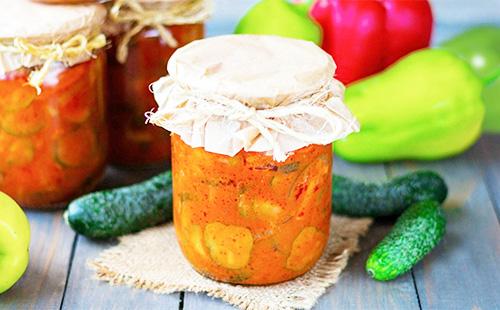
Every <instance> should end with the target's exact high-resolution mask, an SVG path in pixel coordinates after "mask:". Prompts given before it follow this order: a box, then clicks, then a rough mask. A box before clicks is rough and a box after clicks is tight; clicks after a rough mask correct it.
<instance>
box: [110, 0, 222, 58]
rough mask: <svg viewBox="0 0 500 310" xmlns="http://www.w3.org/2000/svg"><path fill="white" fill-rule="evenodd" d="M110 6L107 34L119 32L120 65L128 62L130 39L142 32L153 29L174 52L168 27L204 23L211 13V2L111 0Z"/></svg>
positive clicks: (175, 43)
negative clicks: (145, 29) (147, 28)
mask: <svg viewBox="0 0 500 310" xmlns="http://www.w3.org/2000/svg"><path fill="white" fill-rule="evenodd" d="M112 4H113V5H112V6H111V8H110V10H109V17H110V18H109V19H110V22H109V23H108V24H107V30H108V31H109V33H111V34H114V35H116V34H118V33H120V32H122V35H121V38H120V40H119V43H118V46H117V47H116V59H117V60H118V62H120V63H124V62H125V61H126V59H127V56H128V45H129V43H130V41H131V40H132V38H133V37H134V36H136V35H137V34H138V33H140V32H141V31H142V30H143V29H144V28H146V27H150V28H155V29H156V30H158V33H159V34H160V36H161V38H162V40H163V41H164V42H165V43H166V44H167V45H168V46H169V47H171V48H177V47H178V45H179V43H178V41H177V39H176V38H175V37H174V35H173V34H172V33H171V32H170V29H169V27H170V26H173V25H189V24H198V23H203V22H204V21H205V20H206V19H207V18H208V17H209V16H210V14H211V13H212V10H213V1H212V0H114V1H113V2H112Z"/></svg>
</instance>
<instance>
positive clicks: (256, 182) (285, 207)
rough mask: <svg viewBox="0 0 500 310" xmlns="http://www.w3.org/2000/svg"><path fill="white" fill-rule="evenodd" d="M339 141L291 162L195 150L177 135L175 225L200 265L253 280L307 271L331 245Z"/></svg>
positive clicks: (219, 274) (221, 276)
mask: <svg viewBox="0 0 500 310" xmlns="http://www.w3.org/2000/svg"><path fill="white" fill-rule="evenodd" d="M331 170H332V151H331V145H325V146H323V145H310V146H308V147H305V148H303V149H300V150H297V151H296V152H295V153H294V154H293V155H291V156H290V157H289V158H288V159H287V160H286V161H285V162H282V163H278V162H275V161H274V160H273V159H272V157H270V156H267V155H264V154H262V153H251V152H244V151H241V152H240V153H238V154H237V155H236V156H234V157H228V156H225V155H220V154H214V153H209V152H206V151H205V150H203V149H202V148H191V147H190V146H188V145H187V144H185V143H184V142H183V141H182V140H181V139H180V138H179V137H178V136H177V135H173V136H172V175H173V192H174V224H175V229H176V233H177V238H178V241H179V244H180V247H181V249H182V251H183V253H184V255H185V256H186V258H187V259H188V260H189V261H190V263H191V264H192V265H193V267H194V268H195V269H196V270H197V271H198V272H200V273H201V274H203V275H205V276H208V277H210V278H212V279H215V280H218V281H223V282H230V283H239V284H251V285H264V284H271V283H278V282H283V281H286V280H290V279H292V278H295V277H297V276H299V275H301V274H304V273H305V272H307V271H308V270H310V269H311V268H312V267H313V266H314V264H315V263H316V262H317V260H318V259H319V258H320V256H321V254H322V253H323V250H324V248H325V246H326V243H327V240H328V234H329V226H330V215H331V190H332V189H331V185H332V184H331V182H332V178H331Z"/></svg>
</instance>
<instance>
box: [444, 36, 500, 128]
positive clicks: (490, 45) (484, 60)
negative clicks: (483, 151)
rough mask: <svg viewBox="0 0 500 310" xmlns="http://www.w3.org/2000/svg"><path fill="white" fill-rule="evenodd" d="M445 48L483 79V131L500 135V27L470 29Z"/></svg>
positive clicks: (446, 43)
mask: <svg viewBox="0 0 500 310" xmlns="http://www.w3.org/2000/svg"><path fill="white" fill-rule="evenodd" d="M442 47H443V48H445V49H447V50H449V51H451V52H453V53H455V54H457V55H458V56H459V57H461V58H462V59H464V60H465V61H467V62H468V63H469V64H470V65H471V66H472V68H473V70H474V72H476V74H477V75H478V76H479V77H480V78H481V80H482V81H483V84H484V85H485V88H484V92H483V99H484V104H485V107H486V115H485V118H484V126H483V130H484V131H486V132H490V133H491V132H492V133H500V27H495V26H481V27H476V28H472V29H469V30H467V31H466V32H464V33H462V34H460V35H458V36H456V37H454V38H452V39H451V40H449V41H446V42H444V43H443V44H442Z"/></svg>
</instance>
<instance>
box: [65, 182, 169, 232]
mask: <svg viewBox="0 0 500 310" xmlns="http://www.w3.org/2000/svg"><path fill="white" fill-rule="evenodd" d="M64 216H65V219H66V221H67V223H68V224H69V226H70V227H71V228H73V229H74V230H75V231H76V232H78V233H79V234H82V235H84V236H87V237H91V238H111V237H117V236H121V235H125V234H128V233H133V232H137V231H140V230H142V229H144V228H147V227H152V226H155V225H158V224H161V223H164V222H167V221H169V220H171V219H172V175H171V173H170V172H165V173H162V174H159V175H157V176H155V177H153V178H151V179H149V180H147V181H144V182H142V183H138V184H135V185H132V186H128V187H122V188H117V189H112V190H104V191H100V192H95V193H91V194H88V195H85V196H83V197H81V198H78V199H76V200H74V201H73V202H71V203H70V205H69V207H68V210H67V211H66V213H65V214H64Z"/></svg>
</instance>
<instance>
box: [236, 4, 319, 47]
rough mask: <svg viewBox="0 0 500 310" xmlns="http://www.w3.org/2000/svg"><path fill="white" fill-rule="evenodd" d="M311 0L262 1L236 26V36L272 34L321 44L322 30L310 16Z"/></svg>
mask: <svg viewBox="0 0 500 310" xmlns="http://www.w3.org/2000/svg"><path fill="white" fill-rule="evenodd" d="M312 3H313V1H312V0H302V1H287V0H261V1H259V2H257V4H255V6H253V7H252V8H251V9H250V10H249V11H248V12H247V13H246V15H245V16H243V18H242V19H241V20H240V22H239V23H238V25H237V26H236V29H235V31H234V32H235V33H237V34H273V35H279V36H283V37H289V38H295V39H302V40H307V41H311V42H314V43H316V44H318V45H319V44H320V43H321V38H322V34H321V27H320V26H319V25H318V24H316V22H314V21H313V19H312V18H311V17H310V16H309V8H310V6H311V5H312Z"/></svg>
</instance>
